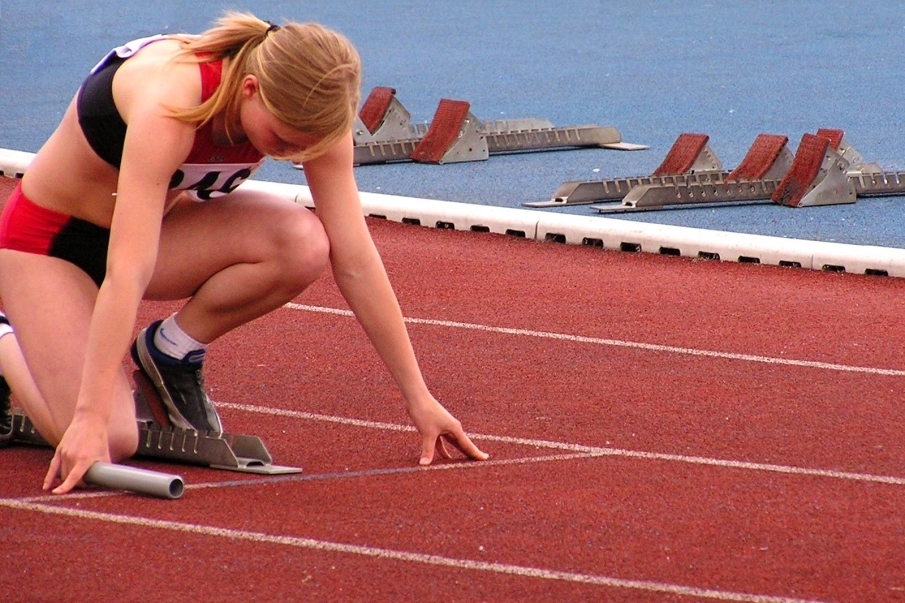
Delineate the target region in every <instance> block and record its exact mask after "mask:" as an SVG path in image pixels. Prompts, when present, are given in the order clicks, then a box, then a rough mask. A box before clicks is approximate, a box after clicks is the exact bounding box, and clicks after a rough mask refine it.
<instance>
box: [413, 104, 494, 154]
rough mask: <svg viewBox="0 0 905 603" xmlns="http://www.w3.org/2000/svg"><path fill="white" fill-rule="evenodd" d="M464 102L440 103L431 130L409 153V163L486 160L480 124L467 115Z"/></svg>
mask: <svg viewBox="0 0 905 603" xmlns="http://www.w3.org/2000/svg"><path fill="white" fill-rule="evenodd" d="M470 108H471V105H470V104H469V103H467V102H466V101H457V100H450V99H447V98H444V99H441V100H440V104H439V105H438V106H437V111H436V112H435V113H434V118H433V119H432V120H431V124H430V127H428V129H427V133H426V134H425V135H424V138H422V139H421V141H420V142H419V143H418V146H416V147H415V149H414V150H413V151H412V154H411V157H410V158H411V159H412V161H418V162H421V163H454V162H457V161H476V160H482V159H487V157H488V155H489V153H488V147H487V139H486V138H485V137H484V132H483V124H481V122H479V121H478V120H477V119H475V118H474V116H473V115H472V114H471V113H470V112H469V109H470Z"/></svg>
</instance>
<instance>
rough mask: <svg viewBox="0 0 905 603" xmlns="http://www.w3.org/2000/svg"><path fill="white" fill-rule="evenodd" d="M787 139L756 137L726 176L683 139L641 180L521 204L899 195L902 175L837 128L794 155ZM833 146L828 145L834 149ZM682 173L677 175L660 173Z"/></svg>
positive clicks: (567, 189)
mask: <svg viewBox="0 0 905 603" xmlns="http://www.w3.org/2000/svg"><path fill="white" fill-rule="evenodd" d="M787 142H788V138H787V137H786V136H780V135H776V134H760V135H758V136H757V138H756V139H755V141H754V143H753V144H752V145H751V147H750V148H749V149H748V152H747V153H746V154H745V157H744V159H743V160H742V162H741V163H740V164H739V165H738V167H737V168H735V169H734V170H733V171H731V172H728V173H727V172H725V171H721V170H719V169H710V168H713V167H715V166H717V165H718V159H716V156H715V155H714V154H713V152H712V151H711V150H710V149H709V147H708V146H707V138H706V136H705V135H702V134H682V135H680V136H679V139H677V140H676V143H675V144H674V145H673V148H672V149H671V150H670V152H669V153H668V154H667V157H666V158H665V159H664V160H663V163H662V164H661V165H660V167H659V168H657V170H656V171H655V172H654V174H653V175H651V176H648V177H637V178H615V179H610V180H589V181H577V182H564V183H562V184H561V185H560V186H559V188H557V190H556V191H555V192H554V194H553V197H552V198H551V199H550V201H540V202H529V203H523V205H525V206H528V207H556V206H562V205H580V204H590V203H597V202H619V203H608V204H602V205H592V206H591V209H594V210H596V211H598V212H599V213H621V212H631V211H647V210H655V209H664V208H666V207H668V206H688V205H691V204H721V203H733V202H734V203H753V202H768V201H771V200H772V201H774V202H775V203H779V204H782V205H787V206H790V207H806V206H815V205H836V204H842V203H854V202H855V199H856V198H857V197H859V196H865V197H869V196H875V197H879V196H897V195H903V194H905V173H903V172H883V171H882V170H881V169H880V168H879V167H878V166H877V165H876V164H874V163H865V162H864V161H863V158H862V157H861V155H860V154H859V153H858V152H857V151H856V150H855V149H854V148H853V147H852V146H851V145H849V144H848V143H846V142H845V141H844V139H843V133H842V131H841V130H830V129H821V130H818V132H817V134H816V135H815V134H806V135H805V136H804V137H803V138H802V143H801V144H800V145H799V148H798V150H797V152H796V153H795V155H794V156H793V155H792V153H791V151H789V149H788V148H787V146H786V144H787ZM834 145H835V147H834ZM677 170H686V172H685V173H683V174H677V175H666V173H667V172H675V171H677Z"/></svg>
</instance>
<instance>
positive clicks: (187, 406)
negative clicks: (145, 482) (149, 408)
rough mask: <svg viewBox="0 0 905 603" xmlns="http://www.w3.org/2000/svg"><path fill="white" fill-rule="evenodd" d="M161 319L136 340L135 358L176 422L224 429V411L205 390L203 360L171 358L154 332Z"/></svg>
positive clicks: (186, 426)
mask: <svg viewBox="0 0 905 603" xmlns="http://www.w3.org/2000/svg"><path fill="white" fill-rule="evenodd" d="M161 322H162V321H159V320H158V321H156V322H154V323H152V324H151V325H150V326H148V327H147V328H145V329H142V331H141V332H140V333H139V334H138V337H137V338H136V339H135V343H133V344H132V360H134V361H135V364H136V365H138V368H139V369H140V370H141V372H142V373H144V375H145V376H146V377H147V378H148V379H149V380H150V381H151V383H153V384H154V388H155V389H156V390H157V393H158V394H160V398H161V400H162V401H163V403H164V405H165V406H166V408H167V414H168V415H169V417H170V421H171V422H172V423H173V425H174V426H176V427H181V428H183V429H194V430H196V431H200V432H205V431H208V432H212V433H218V434H219V433H223V424H222V423H221V422H220V415H218V414H217V409H215V408H214V405H213V404H211V401H210V399H208V397H207V394H206V393H204V377H202V375H201V365H202V363H201V362H191V361H180V360H176V359H174V358H170V357H169V356H166V355H165V354H163V353H161V352H160V351H159V350H158V349H157V348H156V347H155V346H154V334H155V333H156V332H157V327H158V326H159V325H160V323H161ZM191 356H192V354H189V355H188V357H189V358H191Z"/></svg>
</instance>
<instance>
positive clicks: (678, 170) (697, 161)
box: [522, 132, 727, 207]
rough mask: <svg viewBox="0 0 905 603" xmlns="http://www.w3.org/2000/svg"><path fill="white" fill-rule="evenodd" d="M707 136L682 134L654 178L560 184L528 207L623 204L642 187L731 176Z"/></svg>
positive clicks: (672, 184) (689, 182)
mask: <svg viewBox="0 0 905 603" xmlns="http://www.w3.org/2000/svg"><path fill="white" fill-rule="evenodd" d="M709 140H710V137H709V136H707V135H706V134H694V133H687V132H686V133H683V134H679V136H678V138H676V140H675V142H674V143H673V144H672V147H670V149H669V151H668V152H667V153H666V156H665V157H664V158H663V161H662V162H661V163H660V165H659V166H658V167H657V169H656V170H654V172H653V173H652V174H651V175H650V176H634V177H628V178H610V179H606V180H572V181H568V182H563V183H562V184H560V185H559V187H558V188H557V189H556V191H555V192H554V193H553V196H552V197H551V198H550V200H549V201H529V202H526V203H522V205H524V206H525V207H561V206H564V205H586V204H589V203H597V202H600V201H621V200H622V199H623V198H625V196H626V195H628V194H629V192H630V191H632V190H634V189H635V188H637V187H640V186H664V187H667V188H673V187H678V186H688V185H697V184H701V185H705V184H709V183H712V182H720V181H722V180H723V178H724V177H725V176H726V175H727V174H726V172H724V171H722V167H723V166H722V163H721V162H720V160H719V158H718V157H717V156H716V154H715V153H714V152H713V150H711V148H710V146H709V145H708V141H709Z"/></svg>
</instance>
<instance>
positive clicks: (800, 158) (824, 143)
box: [771, 133, 830, 207]
mask: <svg viewBox="0 0 905 603" xmlns="http://www.w3.org/2000/svg"><path fill="white" fill-rule="evenodd" d="M829 146H830V140H829V138H824V137H823V136H816V135H814V134H808V133H805V134H804V135H803V136H802V137H801V142H800V143H799V144H798V151H797V152H796V153H795V159H794V161H792V167H791V168H790V169H789V173H788V174H786V176H785V178H783V179H782V182H781V183H780V184H779V188H777V189H776V191H775V192H774V193H773V196H772V197H771V198H772V200H773V202H774V203H779V204H780V205H788V206H790V207H798V205H799V204H800V203H801V199H802V198H803V197H804V196H805V194H806V193H807V192H808V188H809V187H810V186H811V184H812V183H813V182H814V180H815V179H816V178H817V174H818V172H819V171H820V166H821V165H823V158H824V156H825V155H826V150H827V147H829Z"/></svg>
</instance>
